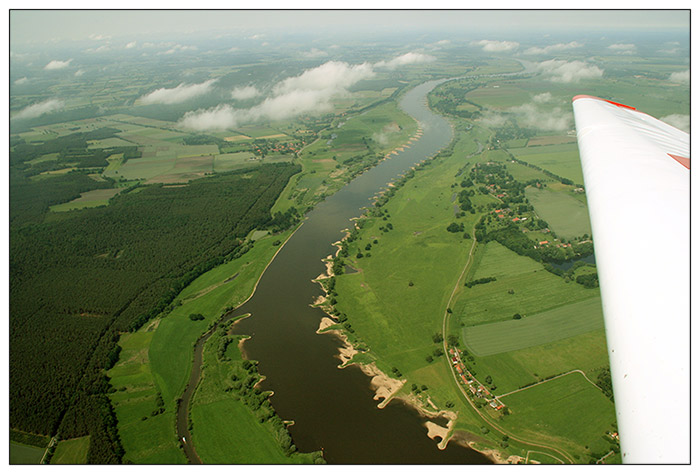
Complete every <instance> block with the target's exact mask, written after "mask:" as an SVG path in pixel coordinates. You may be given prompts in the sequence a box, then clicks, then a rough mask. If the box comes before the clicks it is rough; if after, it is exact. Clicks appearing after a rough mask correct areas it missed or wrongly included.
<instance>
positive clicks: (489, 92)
mask: <svg viewBox="0 0 700 474" xmlns="http://www.w3.org/2000/svg"><path fill="white" fill-rule="evenodd" d="M530 96H531V94H530V93H529V92H528V91H526V90H524V89H522V88H520V87H519V86H517V85H513V84H508V83H500V82H494V83H493V84H489V85H488V86H484V87H479V88H478V89H475V90H473V91H470V92H469V93H467V95H466V99H467V100H470V101H471V102H474V103H476V104H479V105H481V106H484V107H489V108H493V109H506V108H509V107H515V106H518V105H522V104H524V103H526V102H528V101H529V100H530Z"/></svg>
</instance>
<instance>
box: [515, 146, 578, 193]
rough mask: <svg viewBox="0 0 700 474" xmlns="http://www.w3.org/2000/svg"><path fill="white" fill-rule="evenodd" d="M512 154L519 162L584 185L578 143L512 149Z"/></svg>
mask: <svg viewBox="0 0 700 474" xmlns="http://www.w3.org/2000/svg"><path fill="white" fill-rule="evenodd" d="M510 152H511V153H513V155H515V157H516V158H518V159H519V160H523V161H526V162H528V163H530V164H533V165H535V166H539V167H540V168H543V169H545V170H547V171H550V172H552V173H554V174H555V175H557V176H561V177H562V178H568V179H570V180H572V181H573V182H574V183H576V184H583V171H582V170H581V161H580V158H579V154H578V145H577V144H576V143H568V144H563V145H543V146H537V147H529V146H528V147H525V148H512V149H510Z"/></svg>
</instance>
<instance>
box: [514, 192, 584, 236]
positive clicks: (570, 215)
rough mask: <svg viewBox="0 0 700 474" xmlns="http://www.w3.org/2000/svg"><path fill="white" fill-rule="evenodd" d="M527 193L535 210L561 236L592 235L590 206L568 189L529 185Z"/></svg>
mask: <svg viewBox="0 0 700 474" xmlns="http://www.w3.org/2000/svg"><path fill="white" fill-rule="evenodd" d="M525 195H526V196H527V199H528V200H529V201H530V203H531V204H532V205H533V206H534V207H535V212H537V214H538V215H539V217H540V218H541V219H544V220H545V221H547V223H548V224H549V228H550V229H551V230H553V231H554V232H556V233H557V235H559V236H560V237H564V238H567V239H571V238H574V237H578V236H581V235H583V234H588V235H591V221H590V218H589V216H588V206H587V205H586V204H585V203H584V202H581V201H580V200H578V199H576V198H575V197H573V196H572V195H571V194H570V193H567V192H566V191H555V190H553V188H552V187H547V188H540V189H538V188H535V187H533V186H529V187H528V188H527V189H525Z"/></svg>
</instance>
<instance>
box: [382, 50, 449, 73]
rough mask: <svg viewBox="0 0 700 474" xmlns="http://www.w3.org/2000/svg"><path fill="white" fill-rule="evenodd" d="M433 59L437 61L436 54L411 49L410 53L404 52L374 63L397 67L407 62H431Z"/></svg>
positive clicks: (384, 66)
mask: <svg viewBox="0 0 700 474" xmlns="http://www.w3.org/2000/svg"><path fill="white" fill-rule="evenodd" d="M432 61H435V56H431V55H429V54H423V53H416V52H414V51H411V52H410V53H406V54H402V55H401V56H397V57H395V58H394V59H391V60H389V61H379V62H378V63H375V64H374V67H379V68H387V69H396V68H397V67H400V66H405V65H407V64H420V63H429V62H432Z"/></svg>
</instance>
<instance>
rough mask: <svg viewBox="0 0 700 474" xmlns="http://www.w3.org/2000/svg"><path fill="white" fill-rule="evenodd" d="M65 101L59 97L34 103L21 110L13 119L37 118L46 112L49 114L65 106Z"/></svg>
mask: <svg viewBox="0 0 700 474" xmlns="http://www.w3.org/2000/svg"><path fill="white" fill-rule="evenodd" d="M64 105H65V104H64V103H63V101H61V100H58V99H49V100H45V101H44V102H39V103H38V104H33V105H30V106H28V107H25V108H24V109H22V110H21V111H19V112H17V113H16V114H15V115H14V116H13V117H12V118H13V119H31V118H36V117H39V116H41V115H44V114H49V113H51V112H55V111H57V110H60V109H62V108H63V107H64Z"/></svg>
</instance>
